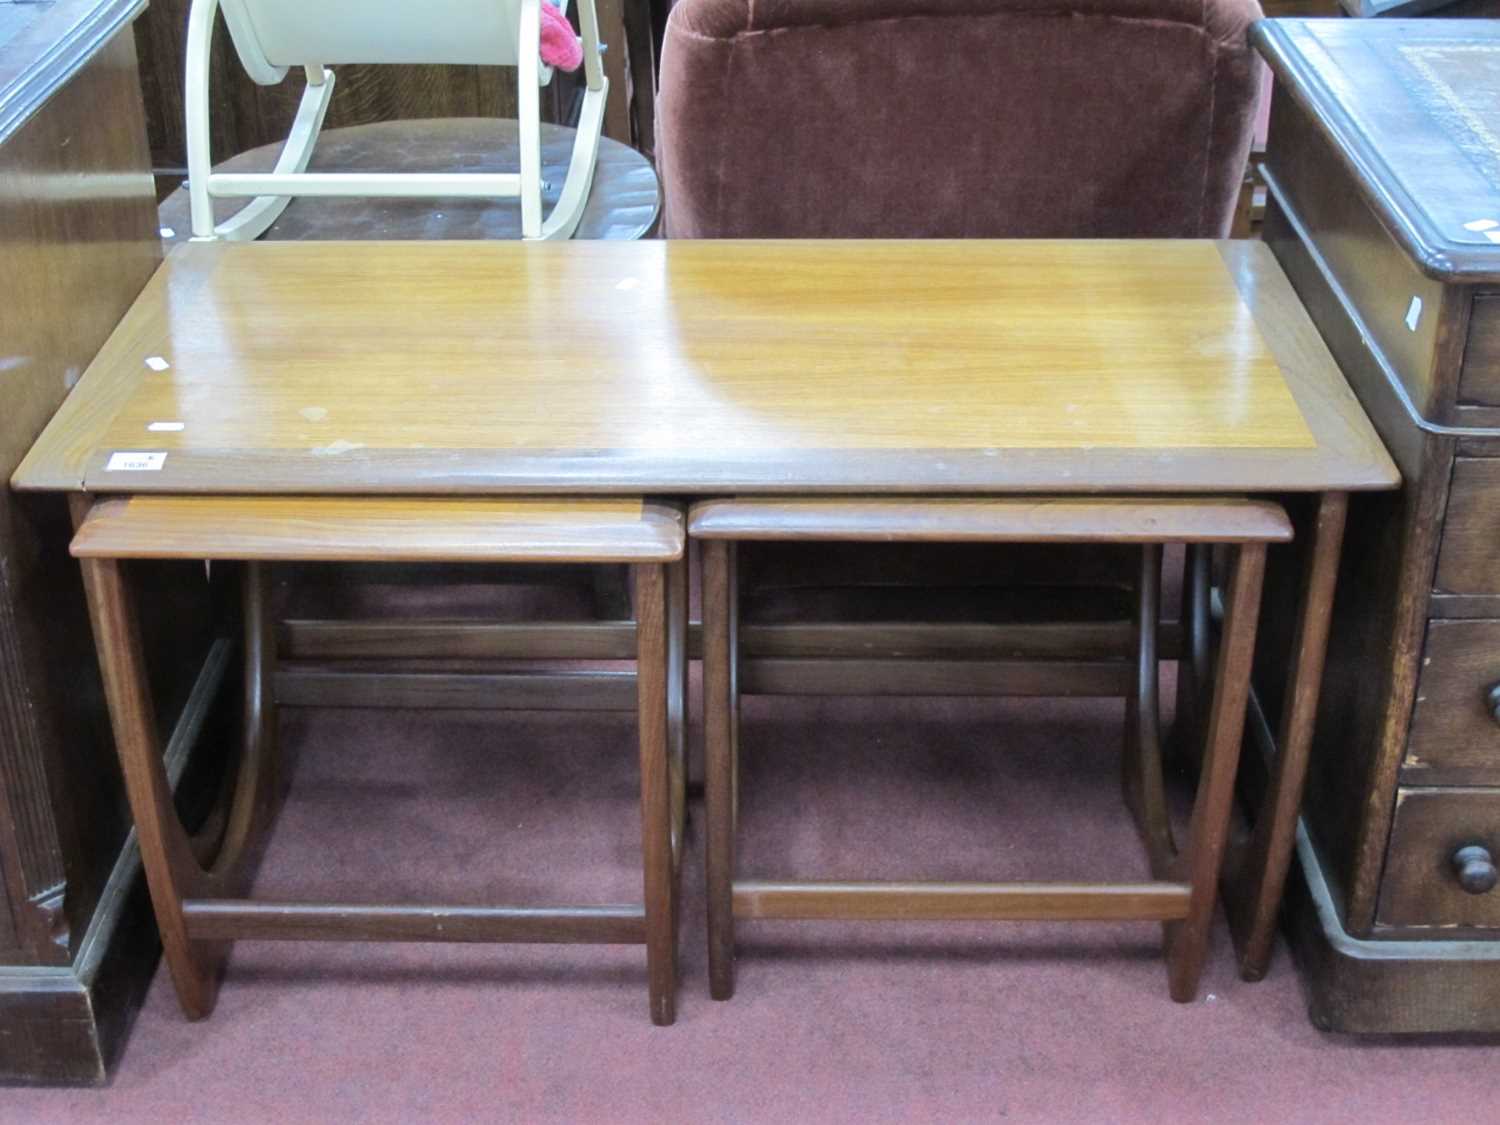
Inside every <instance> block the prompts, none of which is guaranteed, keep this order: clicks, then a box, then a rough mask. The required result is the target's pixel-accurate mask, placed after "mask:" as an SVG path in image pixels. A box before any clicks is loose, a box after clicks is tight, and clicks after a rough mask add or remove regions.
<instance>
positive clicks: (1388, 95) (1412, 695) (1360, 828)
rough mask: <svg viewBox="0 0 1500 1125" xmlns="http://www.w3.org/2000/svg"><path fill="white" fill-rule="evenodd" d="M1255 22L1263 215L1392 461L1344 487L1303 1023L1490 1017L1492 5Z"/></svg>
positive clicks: (1498, 161) (1448, 1022)
mask: <svg viewBox="0 0 1500 1125" xmlns="http://www.w3.org/2000/svg"><path fill="white" fill-rule="evenodd" d="M1255 35H1256V37H1257V40H1258V42H1259V44H1260V46H1261V49H1262V50H1263V51H1264V52H1265V54H1266V55H1267V57H1268V59H1269V60H1270V62H1271V65H1272V67H1273V69H1274V70H1275V72H1276V78H1277V84H1276V95H1275V102H1274V104H1273V107H1272V115H1271V128H1270V141H1269V144H1268V148H1267V152H1266V156H1265V163H1264V174H1265V178H1266V183H1267V185H1268V192H1269V201H1268V206H1267V216H1266V224H1265V235H1264V236H1265V238H1266V240H1267V242H1268V243H1269V244H1270V245H1271V247H1272V249H1273V250H1274V252H1275V253H1276V255H1277V257H1278V258H1279V259H1280V260H1281V262H1282V265H1283V267H1284V268H1285V269H1286V271H1287V273H1288V275H1289V276H1290V277H1291V279H1292V281H1293V283H1294V284H1295V285H1296V287H1297V290H1298V293H1299V295H1300V296H1301V297H1302V299H1303V301H1304V302H1305V303H1306V304H1307V306H1308V309H1309V311H1310V312H1311V313H1312V315H1313V318H1314V320H1315V322H1316V323H1317V325H1318V327H1319V330H1320V331H1321V332H1322V333H1323V335H1324V338H1325V339H1326V340H1327V342H1328V344H1329V346H1330V348H1331V349H1332V351H1333V352H1334V355H1335V356H1336V357H1337V358H1338V360H1339V362H1340V365H1341V366H1342V367H1343V369H1344V371H1345V374H1346V375H1347V377H1348V378H1349V381H1350V383H1351V385H1352V386H1353V387H1354V389H1355V392H1356V393H1357V394H1358V395H1359V397H1360V400H1361V402H1362V404H1363V405H1364V407H1365V409H1366V411H1367V412H1368V413H1369V415H1370V417H1371V419H1372V420H1373V421H1374V422H1375V424H1376V426H1377V428H1378V429H1379V431H1380V433H1381V436H1382V438H1383V439H1384V440H1385V442H1386V444H1387V446H1388V447H1389V448H1390V450H1391V453H1392V455H1393V457H1394V458H1395V459H1396V461H1397V463H1398V465H1399V466H1400V467H1401V471H1402V475H1403V477H1404V481H1405V483H1404V486H1403V489H1402V491H1401V493H1400V494H1398V495H1395V496H1369V497H1357V498H1355V500H1354V501H1353V502H1352V504H1351V506H1350V510H1349V525H1348V534H1347V544H1346V548H1345V556H1344V564H1343V568H1342V570H1341V573H1340V579H1339V583H1340V585H1339V593H1338V598H1337V602H1336V606H1335V613H1334V625H1333V636H1332V641H1331V644H1330V653H1329V666H1328V674H1327V681H1326V684H1325V688H1324V693H1323V705H1322V708H1321V710H1320V715H1319V722H1318V729H1317V736H1316V741H1315V744H1314V755H1313V764H1312V769H1311V773H1310V777H1309V782H1308V793H1307V801H1306V805H1305V807H1304V816H1303V826H1302V833H1301V839H1300V841H1299V860H1300V867H1301V871H1302V880H1301V882H1300V886H1294V894H1293V902H1292V906H1293V922H1294V927H1293V932H1294V937H1295V939H1296V940H1295V946H1296V948H1297V951H1298V955H1299V958H1300V960H1301V961H1302V963H1303V968H1304V970H1305V972H1306V974H1307V976H1308V980H1309V984H1310V995H1311V998H1312V1014H1313V1018H1314V1020H1315V1021H1316V1022H1317V1023H1319V1024H1320V1025H1322V1026H1325V1027H1330V1028H1335V1029H1340V1030H1348V1031H1370V1032H1375V1031H1452V1030H1487V1031H1493V1030H1500V889H1497V888H1496V887H1495V885H1494V880H1493V878H1491V877H1490V876H1491V867H1490V866H1489V865H1490V860H1491V859H1500V718H1497V716H1500V690H1497V688H1500V135H1497V134H1500V27H1497V26H1496V25H1495V24H1493V23H1492V22H1490V21H1464V20H1389V21H1387V20H1380V21H1353V20H1329V21H1301V20H1278V21H1269V22H1267V23H1263V24H1261V25H1259V27H1258V28H1257V29H1256V32H1255ZM1465 849H1468V850H1465Z"/></svg>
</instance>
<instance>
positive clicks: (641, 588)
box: [635, 563, 677, 1025]
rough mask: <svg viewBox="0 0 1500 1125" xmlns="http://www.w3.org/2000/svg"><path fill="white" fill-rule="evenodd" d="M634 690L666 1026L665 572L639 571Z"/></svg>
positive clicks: (672, 972) (672, 999)
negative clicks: (636, 704)
mask: <svg viewBox="0 0 1500 1125" xmlns="http://www.w3.org/2000/svg"><path fill="white" fill-rule="evenodd" d="M635 583H636V586H635V588H636V694H637V703H638V713H639V726H640V746H641V860H642V865H643V867H644V884H645V899H646V975H647V979H648V982H649V988H650V997H651V1022H652V1023H655V1024H658V1025H665V1024H669V1023H671V1022H672V1021H673V1019H674V1018H676V1007H677V995H676V993H677V935H676V932H675V930H674V929H673V919H674V918H675V916H676V912H677V911H676V904H675V903H674V901H673V894H672V886H673V879H672V786H671V776H670V774H671V766H670V764H669V758H670V753H669V750H668V744H669V743H670V741H671V734H670V731H669V729H668V728H669V722H668V717H667V697H668V687H667V676H668V649H669V642H668V628H667V571H666V567H664V566H662V565H660V564H657V563H653V564H649V565H640V566H637V567H636V568H635Z"/></svg>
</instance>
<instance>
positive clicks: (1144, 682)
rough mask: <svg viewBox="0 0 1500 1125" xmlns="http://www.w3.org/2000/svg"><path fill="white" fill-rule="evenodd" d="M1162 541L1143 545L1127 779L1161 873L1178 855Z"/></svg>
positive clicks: (1128, 706) (1131, 803) (1130, 800)
mask: <svg viewBox="0 0 1500 1125" xmlns="http://www.w3.org/2000/svg"><path fill="white" fill-rule="evenodd" d="M1161 554H1162V551H1161V545H1160V544H1157V543H1148V544H1146V545H1145V546H1143V547H1142V548H1141V571H1140V577H1139V580H1138V582H1137V601H1136V615H1135V652H1136V678H1135V690H1134V691H1133V692H1131V693H1130V694H1129V695H1127V696H1126V697H1125V754H1124V758H1123V761H1122V771H1121V772H1122V778H1121V780H1122V782H1123V786H1124V790H1125V803H1126V806H1127V807H1128V808H1129V809H1130V812H1131V814H1132V815H1133V816H1134V817H1135V822H1136V827H1137V828H1138V829H1139V830H1140V833H1141V838H1142V840H1143V841H1144V842H1145V845H1146V853H1147V855H1149V856H1150V858H1151V872H1152V875H1153V876H1155V877H1157V878H1160V877H1161V875H1162V873H1163V872H1164V871H1165V870H1166V868H1167V865H1168V864H1169V863H1170V862H1171V860H1172V856H1173V855H1175V854H1176V850H1177V849H1176V847H1175V845H1174V844H1173V842H1172V825H1171V822H1170V820H1169V819H1168V815H1167V792H1166V782H1165V780H1164V778H1163V776H1162V751H1161V720H1160V714H1161V700H1160V692H1159V690H1158V689H1159V680H1160V674H1159V666H1158V661H1157V652H1156V633H1157V625H1158V620H1159V618H1160V616H1161Z"/></svg>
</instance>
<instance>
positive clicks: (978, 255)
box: [14, 241, 1398, 494]
mask: <svg viewBox="0 0 1500 1125" xmlns="http://www.w3.org/2000/svg"><path fill="white" fill-rule="evenodd" d="M1397 481H1398V477H1397V473H1396V470H1395V467H1394V466H1393V465H1392V463H1391V461H1390V459H1389V457H1388V456H1387V455H1386V453H1385V450H1384V448H1383V447H1382V446H1381V444H1380V442H1379V440H1378V438H1377V437H1376V435H1375V433H1374V431H1373V430H1372V429H1371V427H1370V425H1369V423H1368V422H1367V421H1366V419H1365V417H1364V415H1363V414H1362V413H1361V411H1360V409H1359V406H1358V404H1357V402H1356V400H1355V398H1354V396H1353V395H1352V394H1351V393H1350V391H1349V390H1348V388H1347V386H1346V385H1345V383H1344V381H1343V378H1342V377H1341V375H1340V374H1339V371H1338V368H1337V367H1336V366H1335V365H1334V362H1333V360H1332V358H1331V357H1330V355H1329V354H1328V351H1327V349H1326V348H1325V347H1324V345H1323V343H1322V341H1321V339H1320V338H1319V337H1318V334H1317V331H1316V329H1315V328H1314V327H1313V325H1312V323H1311V321H1310V320H1309V319H1308V317H1307V315H1306V313H1305V312H1304V311H1303V309H1302V306H1301V304H1300V303H1299V302H1298V300H1297V297H1296V295H1295V293H1294V292H1293V290H1292V288H1291V286H1290V284H1289V283H1288V282H1287V280H1286V278H1285V277H1284V276H1283V275H1282V273H1281V271H1280V269H1279V267H1278V266H1277V265H1276V263H1275V261H1274V259H1273V258H1272V256H1271V254H1270V252H1269V251H1268V250H1267V249H1266V248H1265V247H1264V246H1262V245H1260V244H1259V243H1238V242H1222V243H1213V242H1183V241H1171V242H1168V241H1130V242H1111V241H1066V242H1046V241H1037V242H1028V241H998V242H990V241H956V242H878V241H861V242H819V241H799V242H639V243H619V244H612V243H602V242H593V243H584V242H573V243H563V244H516V243H493V242H486V243H472V242H470V243H442V242H437V243H411V242H407V243H251V244H239V245H236V244H226V243H202V244H189V245H186V246H182V247H179V248H178V249H177V250H176V251H174V252H173V253H172V254H171V256H170V257H169V258H168V260H167V262H166V263H165V264H164V265H163V266H162V268H161V270H160V271H159V272H158V273H157V275H156V276H155V277H154V278H153V279H152V281H151V282H150V284H149V285H148V286H147V287H146V289H145V290H144V291H143V292H142V293H141V296H140V297H139V298H138V300H137V301H136V304H135V306H134V307H133V308H132V309H131V310H130V312H129V313H128V315H127V316H126V317H125V319H124V320H123V322H122V323H121V324H120V326H119V328H118V329H117V330H116V331H115V333H114V334H113V336H111V338H110V339H109V341H108V343H107V344H106V345H105V347H104V348H103V350H102V351H101V352H100V354H99V356H98V357H97V358H96V360H95V361H94V363H93V364H92V365H90V367H89V369H88V370H87V372H85V374H84V376H83V378H82V380H81V382H80V384H79V386H78V387H77V388H75V390H74V392H73V393H72V395H70V396H69V398H68V400H67V402H66V403H65V404H64V406H63V408H62V410H61V411H60V412H59V413H58V415H57V417H56V418H55V419H54V420H53V422H52V424H51V425H50V426H49V427H48V428H47V430H46V432H45V433H44V434H43V436H42V438H41V440H40V441H39V442H38V443H37V445H36V447H35V448H34V449H33V450H32V452H31V454H30V456H28V457H27V459H26V461H25V462H24V463H23V464H22V466H21V468H20V469H19V470H18V471H17V473H16V475H15V477H14V483H15V485H16V486H17V487H20V488H28V489H60V490H79V489H82V490H86V491H90V492H122V491H124V492H157V491H161V492H179V493H216V492H217V493H227V492H241V493H244V492H255V493H283V492H286V493H295V492H321V493H394V492H406V493H451V492H469V493H486V492H493V493H527V492H571V493H610V492H620V493H625V492H629V493H641V492H648V493H651V492H654V493H675V494H704V493H713V494H723V493H726V492H798V493H812V492H829V493H837V492H844V493H849V492H865V493H870V492H888V493H889V492H947V493H984V492H1067V493H1096V492H1114V493H1120V492H1132V491H1140V492H1151V491H1174V492H1184V491H1199V492H1214V491H1219V492H1222V491H1225V490H1232V491H1236V492H1249V491H1261V490H1266V491H1271V490H1285V491H1309V492H1322V491H1343V490H1351V489H1372V488H1388V487H1392V486H1394V485H1395V484H1396V483H1397Z"/></svg>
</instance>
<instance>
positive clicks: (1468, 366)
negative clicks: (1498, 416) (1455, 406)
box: [1458, 293, 1500, 406]
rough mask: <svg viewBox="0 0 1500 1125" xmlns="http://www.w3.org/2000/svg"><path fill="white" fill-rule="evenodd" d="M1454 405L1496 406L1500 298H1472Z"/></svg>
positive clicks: (1499, 386)
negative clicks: (1467, 333)
mask: <svg viewBox="0 0 1500 1125" xmlns="http://www.w3.org/2000/svg"><path fill="white" fill-rule="evenodd" d="M1458 401H1459V402H1460V403H1473V404H1474V405H1476V406H1500V294H1492V293H1485V294H1482V295H1480V296H1478V297H1475V298H1474V302H1473V304H1472V305H1471V306H1470V312H1469V340H1468V343H1467V344H1466V345H1465V346H1464V360H1463V366H1462V367H1461V368H1460V369H1459V372H1458Z"/></svg>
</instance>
